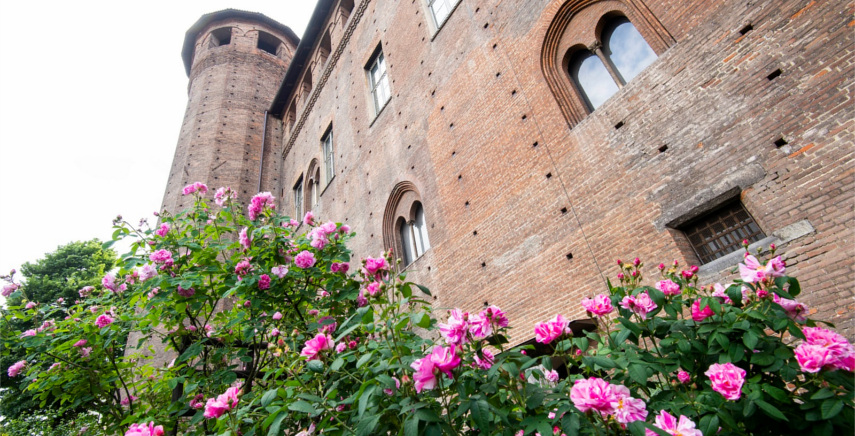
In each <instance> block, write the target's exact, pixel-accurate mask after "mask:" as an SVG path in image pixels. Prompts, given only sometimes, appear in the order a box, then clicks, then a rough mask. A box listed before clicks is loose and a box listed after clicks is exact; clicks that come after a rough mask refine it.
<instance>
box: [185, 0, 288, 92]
mask: <svg viewBox="0 0 855 436" xmlns="http://www.w3.org/2000/svg"><path fill="white" fill-rule="evenodd" d="M230 19H244V20H250V21H257V22H260V23H262V24H265V25H267V26H269V27H270V28H272V29H274V30H278V31H279V32H282V34H284V35H285V36H286V37H288V38H290V39H291V40H293V42H296V43H298V44H302V41H300V37H298V36H297V34H296V33H294V31H293V30H291V28H290V27H288V26H286V25H284V24H282V23H280V22H278V21H276V20H274V19H272V18H270V17H268V16H266V15H264V14H261V13H258V12H250V11H242V10H240V9H223V10H221V11H217V12H211V13H209V14H205V15H202V16H201V17H200V18H199V20H197V21H196V23H194V24H193V25H192V26H190V28H189V29H187V33H185V34H184V47H183V48H182V49H181V59H183V60H184V70H185V71H186V72H187V77H190V67H191V66H192V65H193V55H194V51H195V50H194V48H195V47H196V38H198V36H199V33H200V32H201V31H202V29H204V28H205V27H206V26H208V25H209V24H211V23H213V22H215V21H221V20H230Z"/></svg>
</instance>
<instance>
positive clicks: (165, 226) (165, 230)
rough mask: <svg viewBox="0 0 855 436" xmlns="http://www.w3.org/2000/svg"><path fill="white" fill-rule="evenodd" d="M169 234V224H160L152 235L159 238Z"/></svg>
mask: <svg viewBox="0 0 855 436" xmlns="http://www.w3.org/2000/svg"><path fill="white" fill-rule="evenodd" d="M167 233H169V224H165V223H164V224H161V225H160V228H159V229H157V230H155V231H154V234H156V235H157V236H160V237H164V236H166V234H167Z"/></svg>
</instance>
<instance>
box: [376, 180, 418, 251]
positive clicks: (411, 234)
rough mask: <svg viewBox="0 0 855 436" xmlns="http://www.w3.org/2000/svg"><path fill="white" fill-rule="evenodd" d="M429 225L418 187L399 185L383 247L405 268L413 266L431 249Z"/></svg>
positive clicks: (387, 215)
mask: <svg viewBox="0 0 855 436" xmlns="http://www.w3.org/2000/svg"><path fill="white" fill-rule="evenodd" d="M428 222H429V221H428V220H427V217H426V216H425V208H424V206H422V202H421V197H420V195H419V193H418V191H417V190H416V186H415V185H414V184H413V183H411V182H406V181H405V182H400V183H398V184H397V185H395V187H394V188H393V189H392V193H391V194H390V195H389V200H388V201H387V202H386V211H385V212H384V214H383V244H384V245H385V246H386V248H391V249H392V251H393V252H394V253H395V256H397V257H398V258H400V259H401V263H402V265H404V266H407V265H410V264H411V263H413V262H415V261H416V260H418V259H419V258H420V257H421V256H422V255H423V254H425V252H427V251H428V250H429V249H430V239H429V236H428V233H429V227H430V225H429V224H428Z"/></svg>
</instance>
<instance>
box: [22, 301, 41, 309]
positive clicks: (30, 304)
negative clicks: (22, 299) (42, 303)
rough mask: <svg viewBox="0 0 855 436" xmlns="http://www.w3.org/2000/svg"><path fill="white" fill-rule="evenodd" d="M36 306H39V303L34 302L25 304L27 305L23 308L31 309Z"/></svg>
mask: <svg viewBox="0 0 855 436" xmlns="http://www.w3.org/2000/svg"><path fill="white" fill-rule="evenodd" d="M38 305H39V303H36V302H35V301H30V302H29V303H27V305H26V306H25V308H26V309H32V308H34V307H36V306H38Z"/></svg>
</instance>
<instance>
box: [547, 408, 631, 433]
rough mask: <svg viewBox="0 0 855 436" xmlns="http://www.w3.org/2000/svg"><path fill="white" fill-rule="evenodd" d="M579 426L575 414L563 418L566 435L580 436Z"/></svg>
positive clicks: (563, 428) (577, 417) (562, 424)
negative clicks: (575, 435) (577, 435)
mask: <svg viewBox="0 0 855 436" xmlns="http://www.w3.org/2000/svg"><path fill="white" fill-rule="evenodd" d="M636 422H638V421H636ZM579 425H580V423H579V415H577V414H575V413H567V414H565V415H564V417H563V418H561V429H562V430H564V433H566V434H569V435H574V434H579ZM642 434H644V433H642Z"/></svg>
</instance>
